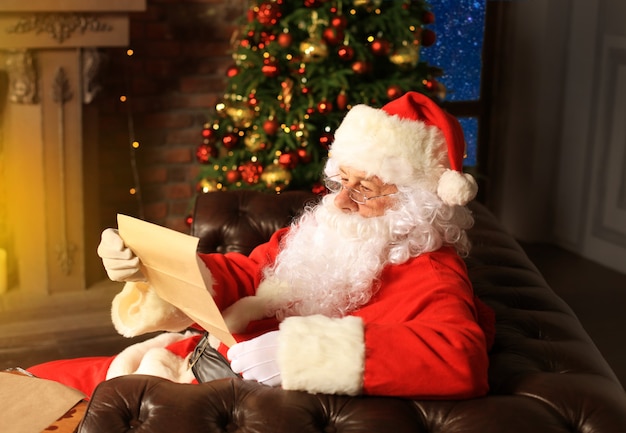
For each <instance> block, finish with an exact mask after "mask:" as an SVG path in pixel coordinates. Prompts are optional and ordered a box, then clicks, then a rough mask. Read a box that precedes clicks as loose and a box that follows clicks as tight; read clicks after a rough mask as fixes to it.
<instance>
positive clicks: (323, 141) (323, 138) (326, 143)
mask: <svg viewBox="0 0 626 433" xmlns="http://www.w3.org/2000/svg"><path fill="white" fill-rule="evenodd" d="M333 138H334V137H333V134H332V133H331V132H322V135H320V140H319V142H320V146H322V147H323V148H324V149H326V150H328V148H329V147H330V145H331V143H332V142H333Z"/></svg>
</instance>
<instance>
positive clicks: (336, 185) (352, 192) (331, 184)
mask: <svg viewBox="0 0 626 433" xmlns="http://www.w3.org/2000/svg"><path fill="white" fill-rule="evenodd" d="M339 176H341V175H339V174H336V175H334V176H330V177H327V178H326V179H325V181H324V183H325V184H326V188H328V190H329V191H330V192H333V193H339V192H341V191H342V190H344V189H345V190H346V191H348V197H349V198H350V200H352V201H353V202H355V203H357V204H365V203H367V201H368V200H373V199H375V198H380V197H388V196H390V195H395V194H397V192H391V193H389V194H380V195H375V196H372V197H368V196H366V195H365V194H363V193H362V192H361V191H359V190H358V189H353V188H349V187H347V186H345V185H344V184H343V183H342V182H341V181H339V180H336V178H338V177H339Z"/></svg>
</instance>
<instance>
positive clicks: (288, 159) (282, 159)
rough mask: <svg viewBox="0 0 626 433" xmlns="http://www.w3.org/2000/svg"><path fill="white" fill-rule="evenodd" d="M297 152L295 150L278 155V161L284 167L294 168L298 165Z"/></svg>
mask: <svg viewBox="0 0 626 433" xmlns="http://www.w3.org/2000/svg"><path fill="white" fill-rule="evenodd" d="M298 160H299V158H298V154H297V153H295V152H287V153H283V154H281V155H280V156H279V157H278V163H279V164H280V165H282V166H283V167H285V168H288V169H292V170H293V169H294V168H295V167H296V165H298Z"/></svg>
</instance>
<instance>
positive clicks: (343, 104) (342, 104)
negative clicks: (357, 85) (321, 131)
mask: <svg viewBox="0 0 626 433" xmlns="http://www.w3.org/2000/svg"><path fill="white" fill-rule="evenodd" d="M347 107H348V95H346V92H344V91H343V90H342V91H341V92H339V94H338V95H337V108H338V109H339V110H341V111H343V110H345V109H346V108H347Z"/></svg>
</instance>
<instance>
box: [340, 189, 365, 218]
mask: <svg viewBox="0 0 626 433" xmlns="http://www.w3.org/2000/svg"><path fill="white" fill-rule="evenodd" d="M335 206H337V208H339V209H341V210H342V211H343V212H345V213H351V212H357V211H358V210H359V205H358V204H356V203H355V202H354V201H353V200H352V199H351V198H350V192H349V191H348V189H347V188H343V189H342V190H341V191H340V192H339V193H338V194H337V195H336V196H335Z"/></svg>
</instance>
